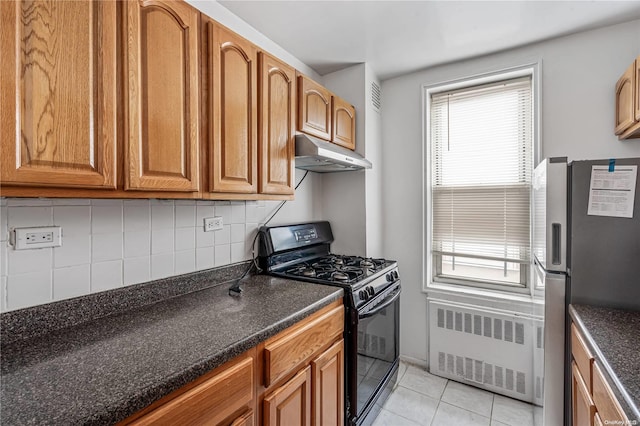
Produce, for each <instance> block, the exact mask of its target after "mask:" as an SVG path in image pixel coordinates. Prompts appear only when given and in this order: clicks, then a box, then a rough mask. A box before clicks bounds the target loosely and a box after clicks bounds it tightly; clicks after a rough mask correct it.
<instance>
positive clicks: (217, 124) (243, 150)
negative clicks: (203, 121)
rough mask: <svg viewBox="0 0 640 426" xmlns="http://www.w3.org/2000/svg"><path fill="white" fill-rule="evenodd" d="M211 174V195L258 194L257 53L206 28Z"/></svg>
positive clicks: (228, 33) (220, 30)
mask: <svg viewBox="0 0 640 426" xmlns="http://www.w3.org/2000/svg"><path fill="white" fill-rule="evenodd" d="M207 26H208V30H207V37H208V46H209V52H208V58H209V67H208V69H209V78H210V80H209V88H210V90H209V93H210V94H211V97H210V105H209V113H208V114H209V125H210V127H209V138H211V140H210V141H209V168H210V172H209V173H210V188H209V189H210V190H211V191H212V192H236V193H255V192H256V191H257V189H258V160H257V149H258V138H257V103H258V102H257V92H258V90H257V70H258V66H257V50H256V47H255V46H254V45H253V44H251V43H250V42H249V41H247V40H245V39H244V38H242V37H240V36H239V35H237V34H235V33H233V32H232V31H230V30H228V29H226V28H224V27H222V26H221V25H218V24H214V23H213V22H211V21H208V22H207Z"/></svg>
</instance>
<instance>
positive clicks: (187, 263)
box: [174, 250, 196, 274]
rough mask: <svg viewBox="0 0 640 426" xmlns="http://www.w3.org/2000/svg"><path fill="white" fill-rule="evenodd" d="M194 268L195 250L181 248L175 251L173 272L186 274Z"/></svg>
mask: <svg viewBox="0 0 640 426" xmlns="http://www.w3.org/2000/svg"><path fill="white" fill-rule="evenodd" d="M195 270H196V251H195V250H183V251H177V252H175V271H174V272H175V273H176V274H187V273H189V272H193V271H195Z"/></svg>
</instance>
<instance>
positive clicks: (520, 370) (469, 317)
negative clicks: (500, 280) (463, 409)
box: [428, 299, 544, 405]
mask: <svg viewBox="0 0 640 426" xmlns="http://www.w3.org/2000/svg"><path fill="white" fill-rule="evenodd" d="M428 304H429V370H430V372H431V374H434V375H437V376H441V377H445V378H448V379H453V380H456V381H459V382H463V383H466V384H469V385H472V386H477V387H480V388H483V389H486V390H489V391H491V392H494V393H498V394H502V395H506V396H509V397H512V398H516V399H520V400H522V401H526V402H530V403H534V404H537V405H542V391H543V387H544V386H543V385H544V383H543V377H544V374H543V360H544V335H543V333H544V323H543V321H542V319H541V318H538V317H534V316H531V315H526V314H515V313H513V312H508V311H502V310H499V309H488V308H486V307H482V306H475V305H468V304H458V303H455V302H449V301H443V300H433V299H428Z"/></svg>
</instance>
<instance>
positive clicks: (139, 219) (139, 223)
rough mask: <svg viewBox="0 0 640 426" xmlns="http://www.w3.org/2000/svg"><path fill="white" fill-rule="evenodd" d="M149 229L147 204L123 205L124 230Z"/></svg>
mask: <svg viewBox="0 0 640 426" xmlns="http://www.w3.org/2000/svg"><path fill="white" fill-rule="evenodd" d="M150 229H151V209H150V208H149V204H148V203H147V205H146V206H144V205H143V206H140V205H127V204H125V205H124V232H140V231H149V230H150Z"/></svg>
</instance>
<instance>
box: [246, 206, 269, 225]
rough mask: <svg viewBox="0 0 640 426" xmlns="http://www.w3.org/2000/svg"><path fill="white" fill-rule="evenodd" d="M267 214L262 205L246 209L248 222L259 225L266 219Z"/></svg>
mask: <svg viewBox="0 0 640 426" xmlns="http://www.w3.org/2000/svg"><path fill="white" fill-rule="evenodd" d="M265 215H266V213H265V210H264V206H260V205H257V204H256V205H248V206H247V207H246V218H245V220H246V221H247V222H251V223H258V222H261V221H262V219H264V217H265Z"/></svg>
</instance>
